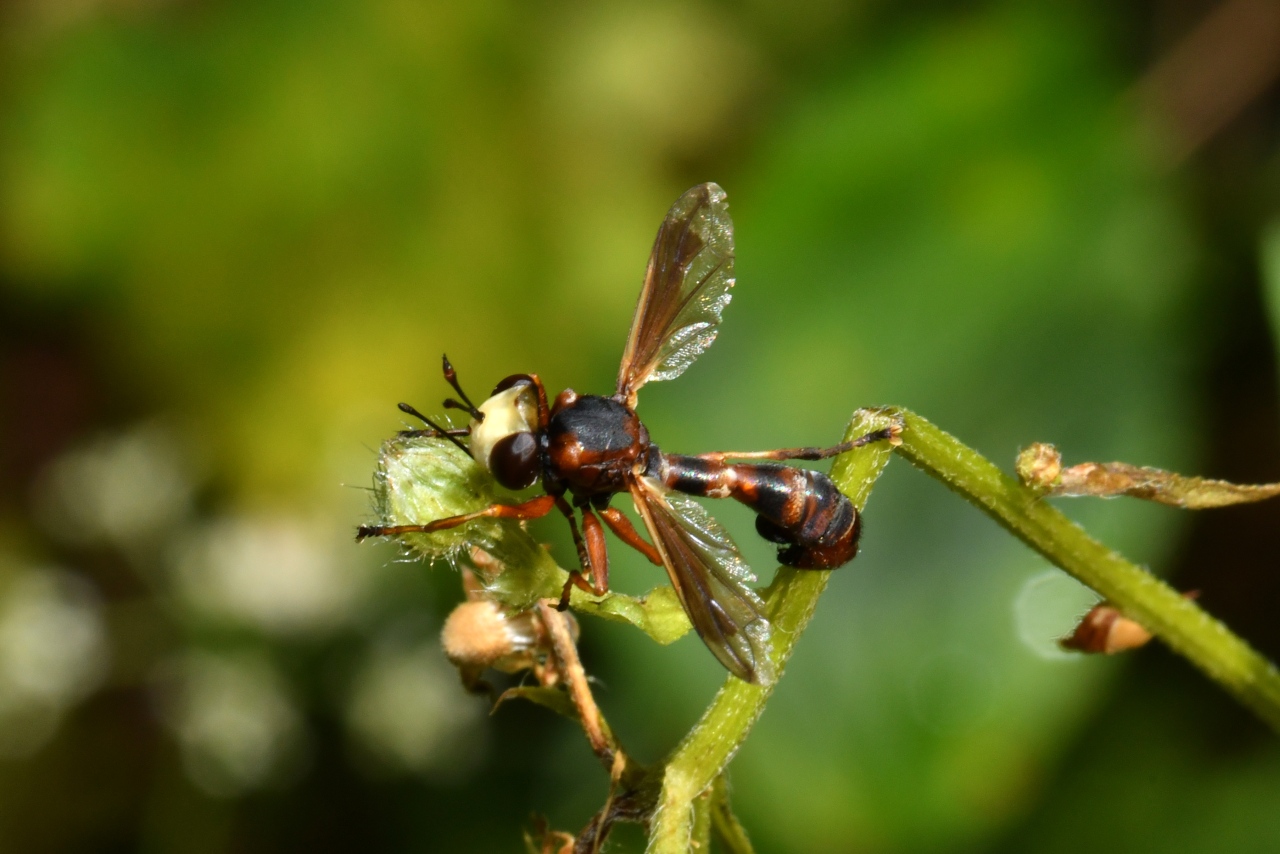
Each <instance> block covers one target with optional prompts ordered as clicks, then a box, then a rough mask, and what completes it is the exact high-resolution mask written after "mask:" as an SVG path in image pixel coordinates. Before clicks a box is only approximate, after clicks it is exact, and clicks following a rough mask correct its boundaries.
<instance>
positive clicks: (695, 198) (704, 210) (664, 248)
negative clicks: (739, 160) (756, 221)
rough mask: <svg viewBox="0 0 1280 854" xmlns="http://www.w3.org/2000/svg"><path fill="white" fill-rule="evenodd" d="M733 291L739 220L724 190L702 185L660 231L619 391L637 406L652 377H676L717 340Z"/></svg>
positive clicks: (673, 210)
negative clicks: (735, 230)
mask: <svg viewBox="0 0 1280 854" xmlns="http://www.w3.org/2000/svg"><path fill="white" fill-rule="evenodd" d="M732 288H733V221H732V220H731V219H730V218H729V205H728V203H727V202H726V201H725V195H724V190H722V189H720V188H719V187H718V186H716V185H715V184H699V185H698V186H696V187H694V188H693V189H691V190H689V191H688V192H686V193H685V194H684V195H683V196H681V197H680V198H679V199H677V200H676V203H675V204H674V205H672V206H671V210H670V211H668V212H667V218H666V219H665V220H663V221H662V227H661V228H659V229H658V237H657V239H656V240H654V242H653V253H652V254H651V255H650V256H649V267H648V269H646V270H645V274H644V287H643V288H641V290H640V301H639V303H637V304H636V313H635V317H634V318H632V320H631V336H630V337H629V338H628V339H627V349H626V350H625V351H623V354H622V367H621V369H620V370H619V371H618V394H619V395H621V396H623V397H624V398H625V399H626V401H627V403H628V405H632V406H634V405H635V396H636V392H638V391H639V390H640V387H641V386H643V385H644V384H645V383H647V382H649V381H651V380H670V379H675V378H676V377H678V376H680V374H682V373H684V369H685V368H687V367H689V365H691V364H692V363H693V360H694V359H696V358H698V356H699V354H701V353H702V351H703V350H706V349H707V348H708V347H710V346H711V342H712V341H714V340H716V331H717V328H718V327H719V325H720V315H721V313H722V312H723V311H724V308H725V306H727V305H728V304H729V299H730V297H732V295H733V294H732V292H731V289H732Z"/></svg>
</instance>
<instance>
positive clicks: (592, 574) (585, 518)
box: [556, 506, 609, 611]
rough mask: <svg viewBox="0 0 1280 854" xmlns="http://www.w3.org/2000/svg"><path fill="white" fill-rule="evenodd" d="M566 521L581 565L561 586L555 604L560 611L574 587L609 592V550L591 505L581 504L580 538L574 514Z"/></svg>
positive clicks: (595, 592)
mask: <svg viewBox="0 0 1280 854" xmlns="http://www.w3.org/2000/svg"><path fill="white" fill-rule="evenodd" d="M570 512H572V511H570ZM569 524H570V526H571V527H572V528H573V532H574V542H575V544H576V545H577V546H578V560H579V562H580V563H581V565H582V569H581V570H580V571H578V572H571V573H569V578H568V580H567V581H565V583H564V589H563V590H562V591H560V601H559V602H558V603H557V604H556V608H557V609H558V610H561V611H563V610H565V609H566V608H568V607H569V593H570V591H571V590H573V588H574V587H578V588H580V589H582V590H584V591H586V592H587V593H591V594H593V595H595V596H603V595H604V594H605V593H608V592H609V550H608V548H607V546H606V544H605V541H604V528H603V527H601V525H600V520H599V519H597V518H596V516H595V514H594V513H592V512H591V508H590V507H587V506H584V507H583V508H582V533H583V535H584V537H583V539H578V529H577V526H576V525H574V524H573V516H569Z"/></svg>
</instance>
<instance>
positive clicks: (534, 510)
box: [356, 495, 556, 541]
mask: <svg viewBox="0 0 1280 854" xmlns="http://www.w3.org/2000/svg"><path fill="white" fill-rule="evenodd" d="M555 506H556V499H555V496H552V495H539V496H538V497H537V498H531V499H529V500H528V501H526V502H524V503H523V504H493V505H490V506H489V507H486V508H485V509H483V510H477V511H476V512H475V513H464V514H462V515H461V516H449V517H448V518H445V519H437V520H436V521H434V522H428V523H427V524H425V525H361V526H360V527H359V528H358V529H356V540H357V541H359V540H363V539H365V538H366V537H393V536H395V535H397V534H430V533H432V532H434V531H444V530H447V529H449V528H456V527H458V526H459V525H465V524H466V523H467V522H470V521H472V520H473V519H479V518H481V517H483V516H492V517H496V518H499V519H539V518H541V517H543V516H545V515H547V514H548V513H550V512H551V509H552V508H553V507H555Z"/></svg>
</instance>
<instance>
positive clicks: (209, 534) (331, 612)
mask: <svg viewBox="0 0 1280 854" xmlns="http://www.w3.org/2000/svg"><path fill="white" fill-rule="evenodd" d="M334 535H335V531H334V529H333V526H332V525H327V526H326V525H320V524H314V525H309V524H307V523H304V522H302V521H301V520H298V519H295V518H291V517H283V516H281V517H248V516H246V517H240V518H230V519H223V520H220V521H217V522H213V523H210V524H209V525H207V526H205V527H204V528H203V529H202V530H201V531H199V532H198V533H197V534H195V535H194V536H193V537H192V538H191V539H190V541H189V542H188V543H187V544H186V547H185V548H184V549H182V551H181V554H180V557H179V559H178V560H177V565H176V567H175V570H176V582H177V587H178V592H179V594H180V595H181V596H182V598H183V599H184V600H185V601H186V602H187V604H189V605H191V606H192V607H194V608H196V609H197V610H200V611H204V612H207V613H210V614H215V615H218V616H223V617H230V618H232V619H236V620H241V621H245V622H248V623H251V624H253V625H256V626H258V627H259V628H261V629H263V630H265V631H268V632H272V633H276V634H291V633H298V632H314V631H324V630H327V629H331V628H333V627H335V626H337V625H339V624H341V623H342V622H343V621H344V620H346V619H347V618H348V617H349V616H350V613H351V610H352V607H353V606H354V604H355V603H356V601H357V599H358V598H359V596H360V593H361V592H362V590H363V586H364V585H363V580H364V576H363V575H361V574H360V572H359V566H358V565H357V564H356V562H353V561H340V560H338V559H337V556H338V555H340V554H341V552H340V551H339V549H340V546H341V544H339V543H337V542H335V541H334Z"/></svg>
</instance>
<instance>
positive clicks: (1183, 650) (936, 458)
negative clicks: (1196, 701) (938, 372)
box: [897, 410, 1280, 730]
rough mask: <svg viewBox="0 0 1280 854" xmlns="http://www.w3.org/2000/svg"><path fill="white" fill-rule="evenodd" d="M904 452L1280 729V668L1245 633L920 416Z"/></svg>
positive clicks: (908, 429)
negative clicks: (1246, 639)
mask: <svg viewBox="0 0 1280 854" xmlns="http://www.w3.org/2000/svg"><path fill="white" fill-rule="evenodd" d="M897 411H898V412H899V413H900V415H901V416H902V418H903V422H904V425H905V429H904V430H903V432H902V445H901V446H900V447H899V448H898V452H899V453H900V454H902V456H904V457H906V458H907V459H908V460H910V461H911V462H912V463H913V464H914V465H916V466H917V467H919V468H921V469H923V470H924V471H926V472H928V473H929V474H930V475H932V476H933V477H935V478H937V479H938V480H940V481H942V482H943V483H944V484H946V485H947V486H948V487H950V488H951V489H952V490H954V491H955V492H958V493H960V495H962V496H963V497H964V498H965V499H966V500H968V501H969V502H970V503H972V504H975V505H977V506H978V507H979V508H980V509H982V510H983V512H985V513H986V514H987V515H988V516H990V517H991V518H993V519H995V520H996V521H997V522H999V523H1000V524H1001V525H1002V526H1003V527H1004V528H1006V529H1007V530H1008V531H1009V532H1010V533H1012V534H1013V535H1014V536H1016V537H1017V538H1018V539H1020V540H1022V541H1023V542H1024V543H1026V544H1027V545H1028V546H1030V547H1031V548H1032V549H1034V550H1035V551H1037V552H1039V553H1040V554H1041V555H1043V556H1044V557H1045V558H1047V559H1048V560H1049V561H1050V562H1052V563H1053V564H1055V565H1057V566H1059V567H1061V568H1062V569H1064V570H1066V571H1067V572H1068V573H1070V574H1071V575H1073V576H1075V577H1076V578H1077V579H1079V580H1080V581H1082V582H1083V583H1085V584H1087V585H1088V586H1089V587H1092V588H1093V589H1094V590H1096V591H1097V592H1098V593H1099V594H1101V595H1102V596H1103V597H1104V598H1106V599H1107V600H1108V601H1110V602H1111V603H1112V604H1113V605H1115V606H1116V607H1117V608H1119V609H1120V611H1121V613H1123V614H1125V615H1126V616H1128V617H1131V618H1132V619H1134V620H1137V621H1138V622H1139V623H1141V624H1142V625H1143V626H1145V627H1146V628H1147V630H1148V631H1150V632H1151V633H1152V634H1154V635H1155V636H1156V637H1158V638H1160V639H1161V640H1162V641H1164V642H1165V643H1166V644H1168V646H1169V647H1170V648H1171V649H1173V650H1174V651H1175V652H1177V653H1179V654H1180V655H1182V656H1184V657H1186V658H1187V659H1188V660H1189V661H1190V662H1191V663H1193V664H1194V665H1196V666H1197V667H1199V668H1200V669H1201V670H1203V671H1204V672H1205V674H1206V675H1207V676H1209V678H1211V679H1213V680H1215V681H1216V682H1218V683H1220V684H1221V685H1222V686H1223V687H1224V688H1226V689H1227V691H1228V692H1230V693H1231V694H1232V695H1234V696H1235V697H1236V698H1237V699H1238V700H1239V701H1240V702H1241V703H1243V704H1244V705H1246V706H1248V707H1249V708H1250V709H1252V710H1253V711H1254V712H1255V713H1257V715H1258V716H1259V717H1260V718H1262V719H1263V720H1264V721H1266V722H1267V723H1268V724H1270V725H1271V726H1272V727H1273V728H1275V729H1277V730H1280V673H1278V672H1277V671H1276V668H1275V666H1274V665H1273V664H1272V663H1271V662H1269V661H1267V660H1266V659H1265V658H1263V657H1262V656H1261V655H1259V654H1258V653H1257V652H1256V651H1255V650H1254V649H1253V648H1252V647H1250V646H1249V645H1248V644H1247V643H1245V642H1244V641H1243V640H1242V639H1241V638H1240V637H1239V636H1237V635H1235V634H1234V633H1232V632H1231V631H1230V630H1229V629H1227V627H1226V626H1224V625H1223V624H1222V623H1220V622H1218V621H1217V620H1215V619H1214V618H1213V617H1211V616H1209V615H1208V614H1207V613H1205V611H1204V610H1203V609H1201V608H1200V607H1199V606H1198V605H1196V604H1195V602H1193V601H1192V600H1190V599H1187V598H1186V597H1184V596H1182V595H1181V594H1180V593H1178V591H1176V590H1174V589H1173V588H1172V587H1170V586H1169V585H1167V584H1165V583H1164V582H1163V581H1161V580H1160V579H1158V578H1156V577H1155V576H1154V575H1152V574H1151V573H1149V572H1147V571H1146V570H1144V569H1142V568H1141V567H1138V566H1135V565H1134V564H1132V563H1130V562H1129V561H1127V560H1125V559H1124V558H1122V557H1121V556H1120V555H1118V554H1116V553H1115V552H1113V551H1111V550H1110V549H1108V548H1107V547H1106V546H1104V545H1102V544H1101V543H1099V542H1098V541H1097V540H1095V539H1093V538H1092V537H1090V536H1089V535H1088V534H1086V533H1085V532H1084V529H1082V528H1081V527H1080V526H1079V525H1077V524H1076V523H1074V522H1072V521H1071V520H1070V519H1068V518H1067V517H1066V516H1064V515H1063V514H1062V513H1061V512H1059V511H1058V510H1057V509H1056V508H1055V507H1053V506H1052V505H1051V504H1049V503H1048V502H1047V501H1045V500H1044V499H1043V498H1042V497H1040V496H1039V495H1038V494H1037V493H1036V492H1034V491H1033V490H1031V489H1028V488H1026V487H1024V486H1022V485H1021V484H1019V483H1018V482H1017V481H1015V480H1014V479H1013V478H1011V477H1009V476H1008V475H1006V474H1005V473H1004V472H1002V471H1000V469H998V468H996V466H994V465H993V464H992V463H991V462H989V461H988V460H987V459H985V458H984V457H982V456H981V455H980V454H978V452H977V451H975V450H973V449H972V448H970V447H968V446H966V445H964V444H962V443H961V442H960V441H958V440H957V439H956V438H955V437H953V436H951V435H950V434H948V433H946V432H944V431H942V430H940V429H938V428H937V427H935V426H934V425H933V424H931V423H929V422H928V421H926V420H925V419H923V418H921V417H920V416H918V415H916V414H914V413H911V412H908V411H906V410H897Z"/></svg>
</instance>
